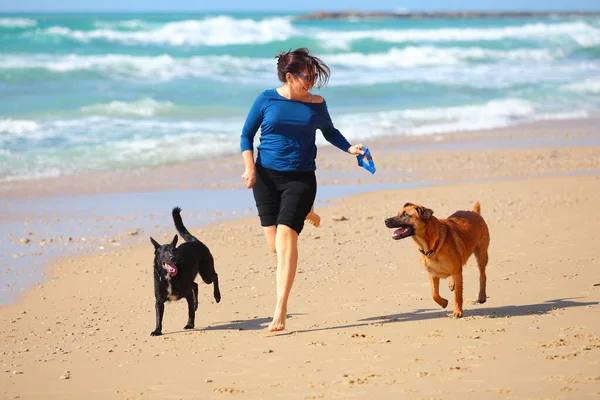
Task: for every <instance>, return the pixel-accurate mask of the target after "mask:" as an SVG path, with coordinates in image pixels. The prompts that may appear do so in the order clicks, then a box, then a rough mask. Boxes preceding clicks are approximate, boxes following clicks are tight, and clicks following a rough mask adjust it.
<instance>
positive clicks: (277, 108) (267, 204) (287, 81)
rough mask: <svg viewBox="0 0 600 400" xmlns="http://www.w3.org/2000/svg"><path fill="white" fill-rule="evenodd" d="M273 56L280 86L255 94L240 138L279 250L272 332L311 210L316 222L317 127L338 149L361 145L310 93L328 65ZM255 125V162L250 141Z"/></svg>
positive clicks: (272, 244)
mask: <svg viewBox="0 0 600 400" xmlns="http://www.w3.org/2000/svg"><path fill="white" fill-rule="evenodd" d="M276 58H277V75H278V77H279V80H280V81H281V82H282V83H283V85H282V86H280V87H278V88H276V89H269V90H266V91H264V92H262V93H261V94H259V95H258V97H257V98H256V100H255V101H254V103H253V104H252V107H251V108H250V112H249V113H248V117H247V118H246V123H245V124H244V127H243V129H242V136H241V141H240V148H241V151H242V157H243V159H244V164H245V167H246V169H245V171H244V174H243V175H242V180H243V181H244V183H245V185H246V187H247V188H248V189H250V188H252V191H253V194H254V199H255V201H256V207H257V209H258V215H259V217H260V223H261V226H262V227H263V229H264V232H265V236H266V238H267V243H268V244H269V248H270V249H271V251H273V252H275V253H277V303H276V305H275V313H274V315H273V321H271V323H270V324H269V328H268V329H269V331H270V332H274V331H281V330H283V329H285V319H286V313H287V302H288V298H289V295H290V290H291V288H292V284H293V283H294V277H295V276H296V267H297V265H298V236H299V235H300V232H301V231H302V228H303V227H304V220H305V219H306V218H307V216H309V214H310V217H309V222H311V223H313V224H314V218H315V217H314V215H313V214H314V213H312V211H311V209H312V205H313V202H314V200H315V196H316V193H317V181H316V178H315V170H316V164H315V159H316V157H317V146H316V145H315V135H316V130H317V129H320V130H321V132H322V133H323V136H324V137H325V139H326V140H327V141H328V142H329V143H331V144H333V145H334V146H336V147H337V148H339V149H341V150H342V151H344V152H348V153H350V154H353V155H358V154H364V152H363V151H362V150H361V149H362V144H357V145H351V144H350V143H349V142H348V141H347V140H346V138H344V136H343V135H342V134H341V133H340V131H338V130H337V129H336V128H335V127H334V126H333V123H332V122H331V118H330V116H329V112H328V111H327V105H326V104H325V101H324V99H323V97H321V96H318V95H313V94H312V93H310V89H312V88H313V87H314V86H315V84H316V85H317V87H318V88H320V87H322V86H323V85H325V84H326V83H327V81H328V80H329V73H330V71H329V67H327V65H326V64H325V63H323V61H321V60H320V59H319V58H317V57H315V56H313V55H311V54H310V53H309V51H308V50H307V49H305V48H300V49H297V50H294V51H288V52H285V53H284V52H281V53H279V54H278V55H277V57H276ZM259 127H260V129H261V135H260V144H259V146H258V155H257V158H256V162H255V161H254V148H253V142H254V136H255V135H256V132H257V130H258V128H259ZM311 218H312V220H311ZM317 218H318V217H317ZM316 225H318V224H316Z"/></svg>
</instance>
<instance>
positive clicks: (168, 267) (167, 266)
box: [163, 263, 177, 276]
mask: <svg viewBox="0 0 600 400" xmlns="http://www.w3.org/2000/svg"><path fill="white" fill-rule="evenodd" d="M163 268H164V269H165V270H166V271H167V272H168V273H169V274H170V275H171V276H175V275H177V267H176V266H175V264H171V263H163Z"/></svg>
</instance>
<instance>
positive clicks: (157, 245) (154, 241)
mask: <svg viewBox="0 0 600 400" xmlns="http://www.w3.org/2000/svg"><path fill="white" fill-rule="evenodd" d="M150 241H151V242H152V244H153V245H154V250H156V249H158V248H159V247H160V244H158V243H157V242H156V240H154V239H152V236H150Z"/></svg>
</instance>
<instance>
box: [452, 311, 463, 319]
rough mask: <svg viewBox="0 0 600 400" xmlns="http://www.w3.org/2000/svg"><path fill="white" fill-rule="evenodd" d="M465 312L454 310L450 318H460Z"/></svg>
mask: <svg viewBox="0 0 600 400" xmlns="http://www.w3.org/2000/svg"><path fill="white" fill-rule="evenodd" d="M462 315H463V312H462V310H454V312H453V313H452V314H450V318H460V317H462Z"/></svg>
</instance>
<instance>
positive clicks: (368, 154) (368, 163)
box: [356, 146, 376, 174]
mask: <svg viewBox="0 0 600 400" xmlns="http://www.w3.org/2000/svg"><path fill="white" fill-rule="evenodd" d="M362 151H364V152H365V155H362V154H359V155H357V156H356V159H357V160H358V166H359V167H363V168H364V169H366V170H367V171H369V172H370V173H371V174H374V173H375V171H376V168H375V163H374V162H373V157H371V152H370V151H369V149H368V148H367V147H365V146H363V147H362ZM365 158H366V159H367V161H366V162H365V160H364V159H365Z"/></svg>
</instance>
